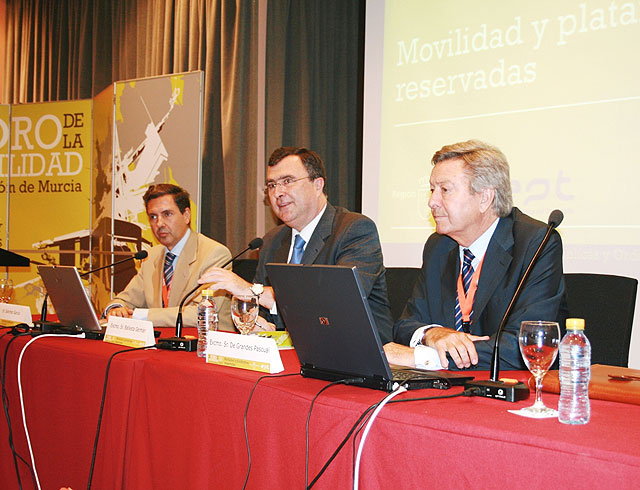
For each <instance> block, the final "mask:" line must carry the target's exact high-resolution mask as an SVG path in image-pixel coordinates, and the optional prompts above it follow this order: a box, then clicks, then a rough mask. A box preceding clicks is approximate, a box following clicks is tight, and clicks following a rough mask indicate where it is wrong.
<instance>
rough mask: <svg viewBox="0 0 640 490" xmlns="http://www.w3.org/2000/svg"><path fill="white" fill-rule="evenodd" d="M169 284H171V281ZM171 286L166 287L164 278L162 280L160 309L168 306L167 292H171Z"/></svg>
mask: <svg viewBox="0 0 640 490" xmlns="http://www.w3.org/2000/svg"><path fill="white" fill-rule="evenodd" d="M171 284H173V281H171ZM171 284H169V287H167V283H166V281H165V280H164V277H163V278H162V307H163V308H166V307H167V306H168V305H169V292H170V291H171Z"/></svg>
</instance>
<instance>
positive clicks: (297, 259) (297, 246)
mask: <svg viewBox="0 0 640 490" xmlns="http://www.w3.org/2000/svg"><path fill="white" fill-rule="evenodd" d="M305 243H306V242H305V241H304V238H302V237H301V236H300V235H296V239H295V241H294V242H293V253H292V254H291V260H290V261H289V263H290V264H301V263H302V254H303V253H304V245H305Z"/></svg>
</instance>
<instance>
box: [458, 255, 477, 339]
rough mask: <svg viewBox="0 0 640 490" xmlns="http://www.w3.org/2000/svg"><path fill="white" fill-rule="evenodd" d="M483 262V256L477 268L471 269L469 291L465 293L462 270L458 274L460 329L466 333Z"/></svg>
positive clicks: (469, 324) (469, 325) (469, 327)
mask: <svg viewBox="0 0 640 490" xmlns="http://www.w3.org/2000/svg"><path fill="white" fill-rule="evenodd" d="M483 263H484V256H483V257H482V260H481V261H480V263H479V264H478V268H477V269H476V270H474V271H473V276H472V277H471V284H470V285H469V291H467V294H465V293H464V286H463V285H462V271H460V274H458V286H457V287H458V303H459V304H460V313H462V330H463V331H464V332H466V333H469V332H470V331H471V313H472V312H473V300H474V298H475V297H476V290H477V289H478V281H479V280H480V271H481V270H482V264H483Z"/></svg>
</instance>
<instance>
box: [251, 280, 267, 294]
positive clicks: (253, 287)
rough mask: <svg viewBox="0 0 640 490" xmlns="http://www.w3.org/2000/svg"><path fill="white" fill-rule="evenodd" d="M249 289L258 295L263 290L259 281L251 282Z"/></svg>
mask: <svg viewBox="0 0 640 490" xmlns="http://www.w3.org/2000/svg"><path fill="white" fill-rule="evenodd" d="M249 289H251V292H252V293H253V294H255V295H256V296H260V295H261V294H262V293H263V292H264V286H263V285H262V284H259V283H255V284H252V285H251V287H250V288H249Z"/></svg>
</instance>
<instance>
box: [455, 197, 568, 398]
mask: <svg viewBox="0 0 640 490" xmlns="http://www.w3.org/2000/svg"><path fill="white" fill-rule="evenodd" d="M563 219H564V214H562V211H560V210H559V209H556V210H554V211H552V212H551V214H550V215H549V220H548V221H547V232H546V233H545V235H544V238H543V239H542V241H541V242H540V245H539V246H538V249H537V250H536V253H535V254H533V257H532V258H531V261H530V262H529V265H528V266H527V269H526V270H525V271H524V274H523V276H522V279H520V282H519V283H518V287H517V288H516V291H515V293H513V297H512V298H511V302H510V303H509V306H507V310H506V311H505V312H504V316H503V317H502V321H501V322H500V326H499V327H498V331H497V332H496V339H495V342H494V344H493V352H492V356H491V378H490V380H487V381H483V380H480V381H468V382H467V383H465V387H466V388H479V390H477V391H478V393H476V396H484V397H487V398H497V399H499V400H506V401H510V402H516V401H518V400H523V399H525V398H527V396H529V388H527V386H526V385H525V384H524V383H517V384H515V383H504V382H502V381H500V380H499V379H498V376H499V375H500V367H499V366H500V337H501V335H502V331H503V330H504V326H505V325H506V323H507V320H508V319H509V315H510V314H511V311H512V310H513V306H514V305H515V303H516V301H517V300H518V297H519V296H520V292H521V291H522V286H523V285H524V283H525V282H526V281H527V278H528V277H529V274H530V273H531V270H532V269H533V266H534V265H535V263H536V262H537V260H538V257H539V256H540V254H541V252H542V250H543V249H544V246H545V245H546V244H547V242H548V241H549V237H550V236H551V232H552V231H553V230H554V229H555V228H557V227H558V226H560V223H562V220H563Z"/></svg>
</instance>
